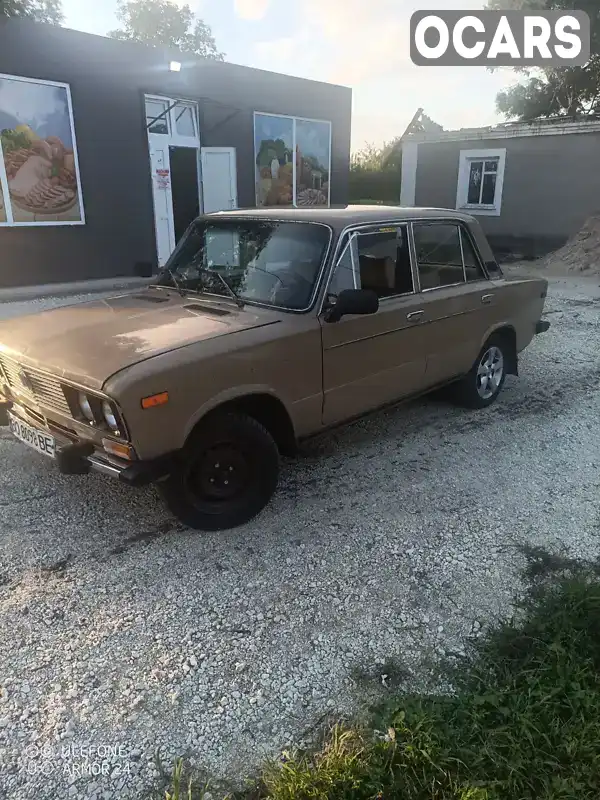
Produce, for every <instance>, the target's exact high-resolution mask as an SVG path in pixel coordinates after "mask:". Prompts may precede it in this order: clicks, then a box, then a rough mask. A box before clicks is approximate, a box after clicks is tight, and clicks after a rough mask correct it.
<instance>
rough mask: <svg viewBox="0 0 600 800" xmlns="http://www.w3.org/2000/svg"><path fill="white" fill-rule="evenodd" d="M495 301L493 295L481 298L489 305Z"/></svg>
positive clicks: (485, 295)
mask: <svg viewBox="0 0 600 800" xmlns="http://www.w3.org/2000/svg"><path fill="white" fill-rule="evenodd" d="M493 299H494V295H493V294H484V295H482V297H481V302H482V303H487V304H489V303H491V302H492V300H493Z"/></svg>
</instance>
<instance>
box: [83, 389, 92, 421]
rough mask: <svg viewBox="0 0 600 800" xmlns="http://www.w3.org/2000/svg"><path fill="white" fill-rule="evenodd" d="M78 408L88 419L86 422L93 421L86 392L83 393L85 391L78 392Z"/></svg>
mask: <svg viewBox="0 0 600 800" xmlns="http://www.w3.org/2000/svg"><path fill="white" fill-rule="evenodd" d="M79 408H80V409H81V413H82V414H83V416H84V417H85V418H86V419H87V420H88V422H94V421H95V417H94V412H93V410H92V406H91V404H90V400H89V398H88V396H87V394H85V392H79Z"/></svg>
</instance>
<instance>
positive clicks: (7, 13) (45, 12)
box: [0, 0, 64, 25]
mask: <svg viewBox="0 0 600 800" xmlns="http://www.w3.org/2000/svg"><path fill="white" fill-rule="evenodd" d="M10 17H20V18H21V19H30V20H33V22H47V23H49V24H50V25H60V24H61V23H62V21H63V19H64V16H63V13H62V6H61V2H60V0H0V20H2V19H7V18H10Z"/></svg>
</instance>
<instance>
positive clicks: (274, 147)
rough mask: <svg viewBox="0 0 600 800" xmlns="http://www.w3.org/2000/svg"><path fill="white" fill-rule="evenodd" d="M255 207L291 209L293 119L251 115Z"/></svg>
mask: <svg viewBox="0 0 600 800" xmlns="http://www.w3.org/2000/svg"><path fill="white" fill-rule="evenodd" d="M254 152H255V158H256V205H257V206H291V205H292V204H293V200H294V197H293V195H294V163H293V152H294V120H293V119H291V118H290V117H276V116H272V115H270V114H255V115H254Z"/></svg>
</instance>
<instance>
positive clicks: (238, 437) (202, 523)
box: [157, 412, 279, 531]
mask: <svg viewBox="0 0 600 800" xmlns="http://www.w3.org/2000/svg"><path fill="white" fill-rule="evenodd" d="M278 478H279V451H278V449H277V445H276V444H275V441H274V440H273V437H272V436H271V434H270V433H269V432H268V431H267V430H266V428H264V427H263V426H262V425H261V424H260V423H259V422H257V420H255V419H254V418H253V417H249V416H247V415H246V414H240V413H237V412H229V413H222V414H221V413H220V414H214V415H211V416H210V417H209V418H207V419H206V420H204V421H203V422H202V423H200V425H199V427H198V428H196V430H195V431H194V432H193V434H192V435H191V436H190V438H189V440H188V442H187V443H186V445H185V447H184V448H183V451H182V453H181V456H180V458H179V460H178V463H177V465H176V466H175V468H174V469H173V471H172V473H171V475H170V476H169V477H168V478H167V480H165V481H162V482H161V483H159V484H158V485H157V488H158V491H159V492H160V494H161V495H162V497H163V499H164V501H165V502H166V504H167V506H168V508H169V510H170V511H171V512H172V513H173V514H174V515H175V516H176V517H177V518H178V519H179V520H180V521H181V522H183V523H184V524H185V525H188V526H189V527H190V528H195V529H196V530H203V531H219V530H226V529H228V528H235V527H237V526H238V525H243V524H244V523H245V522H248V521H249V520H251V519H252V518H253V517H255V516H256V515H257V514H259V513H260V512H261V511H262V510H263V508H264V507H265V506H266V505H267V503H268V502H269V500H270V499H271V497H272V495H273V493H274V491H275V489H276V488H277V481H278Z"/></svg>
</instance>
